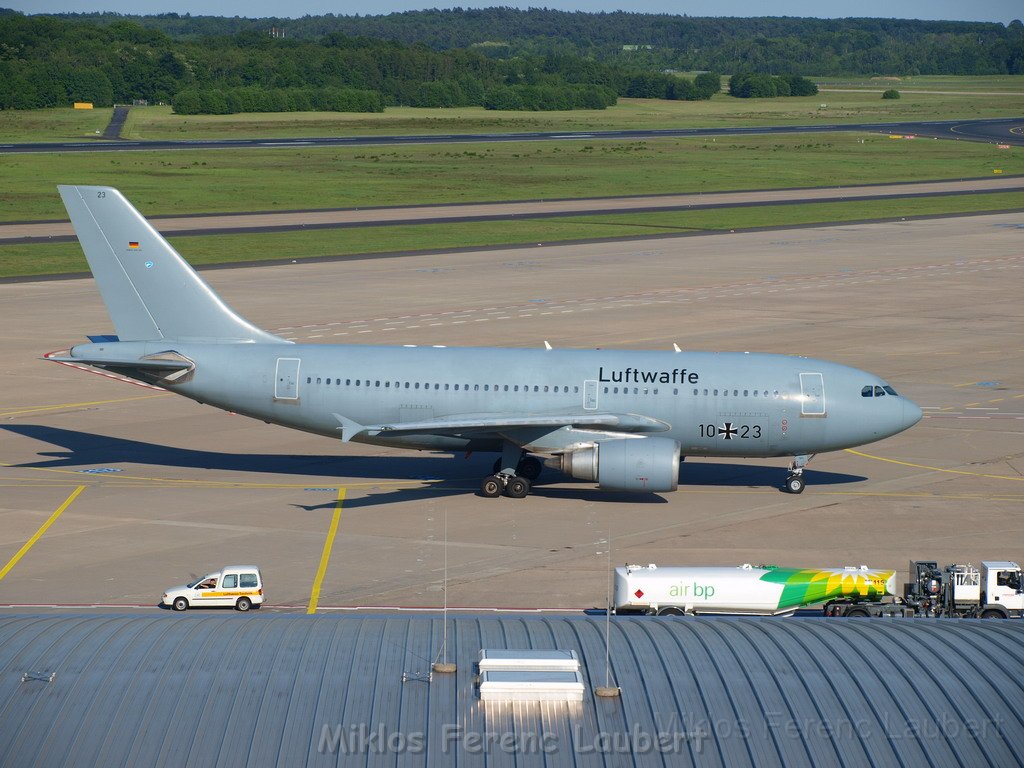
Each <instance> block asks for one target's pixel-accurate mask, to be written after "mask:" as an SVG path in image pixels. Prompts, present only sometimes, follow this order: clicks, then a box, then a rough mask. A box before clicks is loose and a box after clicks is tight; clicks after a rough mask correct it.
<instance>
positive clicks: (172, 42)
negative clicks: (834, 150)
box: [0, 13, 721, 114]
mask: <svg viewBox="0 0 1024 768" xmlns="http://www.w3.org/2000/svg"><path fill="white" fill-rule="evenodd" d="M720 87H721V78H720V77H719V76H718V75H717V74H714V73H704V74H701V75H699V76H697V77H696V78H695V79H692V80H691V79H690V78H686V77H680V76H676V75H669V74H665V73H659V72H651V71H649V70H648V69H647V68H645V67H640V66H635V65H628V66H627V65H621V64H620V65H615V64H610V63H601V62H597V61H594V60H592V59H584V58H582V57H580V56H576V55H573V54H556V53H550V54H547V55H544V56H541V55H522V56H515V57H510V58H493V57H489V56H487V55H485V54H484V53H482V52H481V51H478V50H473V49H468V50H467V49H452V50H445V51H437V50H433V49H431V48H429V47H427V46H425V45H422V44H405V43H400V42H394V41H382V40H374V39H371V38H368V37H349V36H346V35H344V34H342V33H339V32H332V33H330V34H328V35H326V36H324V37H322V38H319V39H316V40H299V39H294V38H279V37H273V36H271V35H269V34H265V33H263V32H258V31H254V30H249V31H241V32H236V33H232V34H222V35H209V36H204V37H198V38H194V39H193V38H174V37H171V36H170V35H168V34H166V33H165V32H162V31H160V30H158V29H152V28H148V27H144V26H142V25H141V24H139V23H136V22H135V21H130V20H126V19H120V20H117V21H115V22H113V23H110V24H95V23H92V22H87V21H83V20H80V19H65V18H56V17H50V16H24V15H22V14H18V13H3V14H0V108H2V109H34V108H40V107H50V106H57V105H63V104H68V103H69V102H72V101H88V102H92V103H93V104H95V105H96V106H109V105H110V104H112V103H115V102H116V103H132V102H134V101H145V102H149V103H156V102H165V103H167V102H169V103H171V104H172V105H174V107H175V110H176V111H177V112H179V113H181V114H196V113H214V114H224V113H230V112H276V111H306V110H337V111H366V112H377V111H380V110H382V109H383V108H384V107H385V106H387V105H406V106H414V107H457V106H471V105H477V106H484V107H487V108H489V109H528V110H559V109H581V108H585V109H604V108H605V107H607V106H610V105H612V104H614V103H615V102H616V100H617V98H618V97H619V96H620V95H626V96H646V97H651V98H655V97H656V98H667V99H688V100H696V99H708V98H711V96H712V95H713V94H715V93H717V92H718V91H719V90H720Z"/></svg>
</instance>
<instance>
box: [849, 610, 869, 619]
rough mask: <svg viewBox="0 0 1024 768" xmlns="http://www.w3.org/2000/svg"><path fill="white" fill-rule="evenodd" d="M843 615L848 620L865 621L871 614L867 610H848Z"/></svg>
mask: <svg viewBox="0 0 1024 768" xmlns="http://www.w3.org/2000/svg"><path fill="white" fill-rule="evenodd" d="M843 615H844V616H846V617H847V618H849V619H866V618H867V617H868V616H870V615H871V614H870V613H869V612H868V609H867V608H850V609H848V610H847V611H846V613H844V614H843Z"/></svg>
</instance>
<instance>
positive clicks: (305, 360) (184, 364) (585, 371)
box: [51, 186, 921, 498]
mask: <svg viewBox="0 0 1024 768" xmlns="http://www.w3.org/2000/svg"><path fill="white" fill-rule="evenodd" d="M60 194H61V197H62V198H63V199H64V205H65V206H66V207H67V210H68V213H69V214H70V216H71V221H72V223H73V224H74V227H75V232H76V233H77V234H78V239H79V241H80V242H81V244H82V249H83V250H84V251H85V255H86V258H87V259H88V260H89V266H90V268H91V269H92V273H93V276H94V277H95V278H96V282H97V284H98V285H99V289H100V293H101V294H102V295H103V301H104V302H105V304H106V306H107V310H108V311H109V313H110V317H111V319H112V320H113V323H114V328H115V330H116V332H117V335H116V336H109V337H100V338H98V339H91V340H92V341H93V343H90V344H79V345H77V346H75V347H73V348H72V349H71V350H70V352H69V354H68V355H67V356H64V357H56V358H51V359H55V360H58V361H62V362H71V363H77V364H83V365H88V366H92V367H94V368H99V369H103V370H107V371H112V372H116V373H118V374H121V375H123V376H127V377H130V378H132V379H136V380H138V381H143V382H146V383H149V384H154V385H157V386H160V387H163V388H165V389H167V390H170V391H171V392H176V393H178V394H180V395H184V396H185V397H188V398H191V399H192V400H196V401H198V402H201V403H207V404H210V405H213V406H216V407H218V408H223V409H225V410H229V411H234V412H235V413H240V414H243V415H245V416H251V417H252V418H254V419H262V420H263V421H266V422H269V423H273V424H281V425H283V426H286V427H292V428H294V429H301V430H305V431H307V432H313V433H315V434H319V435H324V436H327V437H334V438H339V439H341V440H342V441H343V442H347V441H349V440H352V441H357V442H363V443H373V444H376V445H386V446H393V447H397V448H412V449H418V450H432V451H451V452H463V451H493V452H496V453H499V454H500V458H499V459H498V461H497V462H495V467H494V474H493V475H490V476H488V477H486V478H484V480H483V481H482V483H481V486H480V487H481V492H482V493H483V495H484V496H488V497H495V496H500V495H501V494H503V493H504V494H506V495H508V496H512V497H515V498H521V497H523V496H526V495H527V494H528V493H529V491H530V483H531V481H532V480H535V479H536V478H537V476H538V474H539V473H540V471H541V468H542V463H541V459H540V458H538V457H543V458H544V459H545V461H544V464H546V465H547V466H549V467H553V468H555V469H558V470H561V471H562V472H564V473H566V474H567V475H570V476H572V477H574V478H577V479H579V480H586V481H591V482H596V483H597V484H598V485H599V487H600V488H603V489H608V490H618V491H650V492H663V491H674V490H675V489H676V486H677V483H678V477H679V462H680V460H681V457H684V456H727V457H748V458H752V457H769V456H792V457H794V459H793V462H792V464H791V465H790V473H789V476H788V478H787V480H786V485H785V488H786V490H788V491H789V492H791V493H800V492H801V491H803V489H804V478H803V469H804V467H805V465H806V464H807V462H808V460H809V459H810V458H811V456H813V455H814V454H815V453H820V452H822V451H835V450H840V449H842V448H849V447H853V446H858V445H863V444H864V443H870V442H873V441H875V440H881V439H882V438H885V437H889V436H890V435H895V434H897V433H898V432H902V431H903V430H905V429H907V428H909V427H911V426H913V425H914V424H916V423H917V422H918V421H919V420H920V419H921V409H920V408H918V407H917V406H916V405H915V404H914V403H912V402H911V401H910V400H908V399H907V398H905V397H901V396H900V395H898V394H897V393H896V392H895V390H893V388H892V387H890V386H889V385H888V384H887V383H886V382H884V381H882V380H881V379H879V378H878V377H877V376H875V375H874V374H871V373H866V372H864V371H860V370H857V369H855V368H849V367H847V366H844V365H838V364H836V363H829V362H825V361H822V360H813V359H809V358H803V357H789V356H784V355H774V354H747V353H712V352H689V351H686V352H681V351H679V349H678V347H677V348H676V350H675V351H664V352H662V351H609V350H581V349H572V350H568V349H497V348H483V347H466V348H447V347H410V346H399V347H377V346H357V345H337V344H330V345H328V344H293V343H291V342H289V341H286V340H285V339H281V338H279V337H277V336H274V335H272V334H270V333H268V332H266V331H263V330H260V329H259V328H257V327H255V326H254V325H252V324H251V323H249V322H248V321H246V320H245V319H243V318H242V317H241V316H239V315H238V314H236V313H235V312H234V311H233V310H232V309H231V308H230V307H228V306H227V305H226V304H225V303H224V302H223V301H222V300H221V299H220V297H218V296H217V294H215V293H214V292H213V290H211V288H210V287H209V286H208V285H207V284H206V282H205V281H204V280H203V279H202V278H201V277H199V275H198V274H197V273H196V272H195V271H194V270H193V269H192V268H191V267H190V266H189V265H188V264H187V263H186V262H185V261H184V259H182V258H181V256H179V255H178V253H177V252H176V251H175V250H174V249H173V248H172V247H171V245H170V244H169V243H168V242H167V241H166V240H165V239H164V238H163V237H162V236H161V235H160V233H159V232H157V231H156V229H154V228H153V227H152V226H151V225H150V224H149V222H148V221H146V219H145V218H143V216H142V215H141V214H140V213H139V212H138V211H137V210H135V208H134V207H132V205H131V204H130V203H129V202H128V201H127V200H126V199H125V198H124V196H123V195H121V193H120V192H118V191H117V190H116V189H111V188H110V187H79V186H62V187H60Z"/></svg>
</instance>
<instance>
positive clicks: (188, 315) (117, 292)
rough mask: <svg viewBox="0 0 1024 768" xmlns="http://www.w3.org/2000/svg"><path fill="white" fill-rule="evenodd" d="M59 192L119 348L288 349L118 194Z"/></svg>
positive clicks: (65, 189)
mask: <svg viewBox="0 0 1024 768" xmlns="http://www.w3.org/2000/svg"><path fill="white" fill-rule="evenodd" d="M58 189H59V190H60V196H61V198H62V199H63V200H64V207H65V208H67V211H68V215H69V216H70V217H71V223H72V225H73V226H74V228H75V233H76V234H77V235H78V241H79V242H80V243H81V245H82V250H83V251H85V258H86V259H87V260H88V261H89V268H90V269H91V270H92V274H93V277H95V278H96V283H97V285H98V286H99V289H100V294H101V295H102V296H103V302H104V304H106V305H107V311H108V312H109V313H110V318H111V320H113V322H114V328H115V329H116V330H117V336H118V338H119V339H120V340H121V341H157V340H160V339H195V340H200V339H201V340H210V341H212V340H217V341H242V342H264V343H267V342H270V343H287V342H285V341H284V339H281V338H279V337H277V336H274V335H273V334H270V333H267V332H266V331H263V330H260V329H259V328H257V327H256V326H254V325H252V324H251V323H249V322H248V321H247V320H245V319H244V318H242V317H241V316H239V315H238V314H236V313H235V311H234V310H232V309H231V307H229V306H228V305H227V304H225V303H224V302H223V301H222V300H221V298H220V297H219V296H218V295H217V294H216V293H214V291H213V289H212V288H210V286H209V285H207V284H206V281H205V280H203V279H202V278H201V277H200V276H199V275H198V274H197V273H196V271H195V270H194V269H192V267H191V266H189V264H188V263H187V262H186V261H185V260H184V259H183V258H182V257H181V256H180V255H179V254H178V252H177V251H175V250H174V248H173V247H172V246H171V244H170V243H168V242H167V240H165V239H164V237H163V236H162V235H161V234H160V233H159V232H157V230H156V229H155V228H154V227H153V226H152V225H151V224H150V223H149V222H148V221H146V219H145V217H143V215H142V214H141V213H139V212H138V211H137V210H136V209H135V208H134V206H132V204H131V203H129V202H128V200H127V199H126V198H125V197H124V195H122V194H121V193H120V192H118V191H117V190H116V189H113V188H111V187H85V186H82V187H79V186H60V187H58Z"/></svg>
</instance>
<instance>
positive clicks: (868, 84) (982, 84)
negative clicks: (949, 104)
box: [814, 75, 1024, 96]
mask: <svg viewBox="0 0 1024 768" xmlns="http://www.w3.org/2000/svg"><path fill="white" fill-rule="evenodd" d="M814 81H815V82H816V83H818V85H819V86H821V87H822V88H877V89H879V90H884V89H886V88H896V89H897V90H899V89H901V88H905V89H908V90H912V91H933V92H942V91H957V92H960V93H1005V94H1014V95H1017V96H1020V95H1021V94H1024V75H977V76H973V77H956V76H953V75H914V76H907V77H816V78H814Z"/></svg>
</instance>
